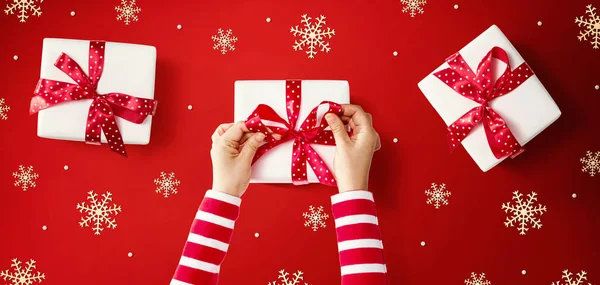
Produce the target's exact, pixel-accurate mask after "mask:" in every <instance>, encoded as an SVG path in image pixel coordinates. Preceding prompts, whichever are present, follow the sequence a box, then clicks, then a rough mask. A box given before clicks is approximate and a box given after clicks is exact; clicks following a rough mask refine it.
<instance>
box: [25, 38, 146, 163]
mask: <svg viewBox="0 0 600 285" xmlns="http://www.w3.org/2000/svg"><path fill="white" fill-rule="evenodd" d="M104 48H105V42H99V41H94V42H90V48H89V62H88V63H89V64H88V66H89V69H88V75H89V76H88V75H86V74H85V73H84V72H83V70H82V69H81V67H80V66H79V64H78V63H77V62H75V61H74V60H73V59H72V58H71V57H69V56H68V55H67V54H65V53H62V54H61V55H60V56H59V57H58V59H57V60H56V62H55V63H54V66H56V67H57V68H58V69H60V70H61V71H62V72H64V73H65V74H67V75H68V76H69V77H71V79H73V81H75V82H76V84H71V83H67V82H61V81H54V80H48V79H43V78H42V79H40V81H39V82H38V84H37V87H36V89H35V91H34V97H33V98H32V99H31V104H30V107H29V113H30V114H34V113H36V112H38V111H40V110H43V109H46V108H49V107H52V106H53V105H56V104H60V103H62V102H66V101H71V100H83V99H92V103H91V104H90V108H89V112H88V117H87V122H86V131H85V142H86V143H89V144H100V137H101V133H102V132H104V135H105V137H106V140H107V141H108V144H109V146H110V148H111V150H112V151H114V152H117V153H119V154H122V155H124V156H127V153H126V152H125V145H124V143H123V139H122V137H121V133H120V132H119V127H118V125H117V123H116V119H115V115H116V116H119V117H121V118H123V119H126V120H128V121H131V122H133V123H136V124H141V123H142V122H143V121H144V120H145V119H146V117H147V116H148V115H154V113H155V112H156V106H157V103H158V102H157V101H156V100H152V99H144V98H137V97H133V96H129V95H126V94H121V93H109V94H98V93H97V92H96V89H97V87H98V81H99V80H100V77H101V76H102V69H103V67H104V59H105V58H104V51H105V49H104Z"/></svg>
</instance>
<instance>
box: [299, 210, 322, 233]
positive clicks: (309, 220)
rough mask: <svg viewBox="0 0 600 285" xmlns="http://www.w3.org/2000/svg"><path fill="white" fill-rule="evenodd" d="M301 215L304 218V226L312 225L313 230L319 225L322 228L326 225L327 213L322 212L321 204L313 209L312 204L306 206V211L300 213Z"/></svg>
mask: <svg viewBox="0 0 600 285" xmlns="http://www.w3.org/2000/svg"><path fill="white" fill-rule="evenodd" d="M302 216H303V217H304V219H306V221H305V222H304V226H305V227H312V229H313V231H315V232H316V231H317V230H318V229H319V227H321V228H324V227H325V226H326V224H325V220H327V219H328V218H329V215H327V214H325V213H323V207H322V206H321V207H319V208H316V209H315V207H313V206H312V205H311V206H309V207H308V212H305V213H302Z"/></svg>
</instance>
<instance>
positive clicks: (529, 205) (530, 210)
mask: <svg viewBox="0 0 600 285" xmlns="http://www.w3.org/2000/svg"><path fill="white" fill-rule="evenodd" d="M513 194H514V196H513V198H512V199H513V200H515V204H514V205H511V204H510V202H507V203H504V204H502V209H503V210H504V212H506V213H510V214H511V215H512V216H510V217H506V222H504V225H505V226H506V227H507V228H508V227H514V226H515V224H516V223H518V224H519V226H518V227H517V230H519V232H520V235H525V234H526V233H527V231H528V230H529V228H528V227H527V226H528V224H531V227H533V228H534V229H538V230H539V229H540V228H541V227H542V221H541V219H540V218H538V217H537V215H540V216H541V215H543V214H544V213H545V212H546V211H547V210H546V206H542V205H541V204H538V205H537V206H535V207H534V202H536V201H537V197H536V196H537V193H535V192H531V194H527V197H528V199H527V201H524V200H523V199H522V197H523V194H521V193H519V191H518V190H517V191H515V192H513Z"/></svg>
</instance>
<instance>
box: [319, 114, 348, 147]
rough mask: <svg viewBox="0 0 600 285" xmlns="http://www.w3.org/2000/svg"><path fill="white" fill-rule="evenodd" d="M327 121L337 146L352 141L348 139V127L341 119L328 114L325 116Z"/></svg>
mask: <svg viewBox="0 0 600 285" xmlns="http://www.w3.org/2000/svg"><path fill="white" fill-rule="evenodd" d="M325 120H326V121H327V124H329V128H331V131H332V132H333V137H334V139H335V143H336V144H341V143H344V142H348V141H349V140H350V137H348V132H346V126H345V125H344V123H343V122H342V120H341V119H340V117H338V116H337V115H334V114H327V115H325Z"/></svg>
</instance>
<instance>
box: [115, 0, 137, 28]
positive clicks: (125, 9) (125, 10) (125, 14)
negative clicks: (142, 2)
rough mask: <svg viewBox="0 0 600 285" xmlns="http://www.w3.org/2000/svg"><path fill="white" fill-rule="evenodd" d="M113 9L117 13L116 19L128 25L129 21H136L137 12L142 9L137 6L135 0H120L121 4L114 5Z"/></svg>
mask: <svg viewBox="0 0 600 285" xmlns="http://www.w3.org/2000/svg"><path fill="white" fill-rule="evenodd" d="M115 11H117V13H119V14H118V15H117V20H118V21H121V20H122V21H123V22H125V25H129V23H131V22H132V21H133V22H137V21H138V16H137V14H139V13H140V12H141V11H142V8H140V7H138V6H137V5H136V4H135V0H130V1H127V0H121V6H116V7H115Z"/></svg>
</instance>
